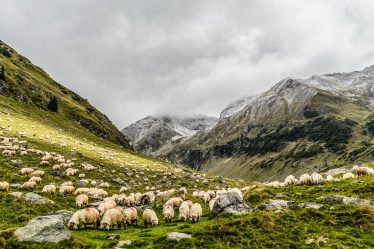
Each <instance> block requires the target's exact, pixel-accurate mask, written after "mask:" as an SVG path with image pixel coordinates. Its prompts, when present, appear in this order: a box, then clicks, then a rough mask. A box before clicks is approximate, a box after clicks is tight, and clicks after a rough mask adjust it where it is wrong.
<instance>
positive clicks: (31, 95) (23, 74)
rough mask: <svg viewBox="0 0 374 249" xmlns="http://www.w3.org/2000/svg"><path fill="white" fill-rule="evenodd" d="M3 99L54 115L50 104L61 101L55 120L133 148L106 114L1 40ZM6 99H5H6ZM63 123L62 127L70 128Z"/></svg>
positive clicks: (0, 73) (0, 64)
mask: <svg viewBox="0 0 374 249" xmlns="http://www.w3.org/2000/svg"><path fill="white" fill-rule="evenodd" d="M0 75H1V76H0V96H3V98H2V99H3V100H5V101H9V99H13V100H15V101H17V102H18V103H22V104H23V105H27V106H28V107H33V110H34V111H35V112H36V113H37V115H41V116H46V115H50V114H51V112H50V111H49V110H48V103H49V102H50V99H51V98H53V97H56V98H57V101H58V103H59V104H58V106H59V110H58V112H57V113H54V115H52V116H54V117H55V118H57V119H60V120H64V121H65V120H70V121H73V122H74V123H75V124H77V125H78V126H80V127H83V128H85V129H87V130H88V131H89V132H91V133H92V134H94V135H96V136H98V137H101V138H103V139H107V140H109V141H112V142H115V143H117V144H120V145H122V146H124V147H125V148H130V147H129V144H128V141H127V140H126V138H125V136H124V135H123V134H122V133H121V132H120V131H119V130H118V129H117V128H116V127H115V126H114V125H113V124H112V122H111V121H110V120H109V119H108V117H107V116H106V115H104V114H103V113H101V112H99V111H98V110H97V109H96V108H95V107H93V106H92V105H91V104H90V103H89V102H88V101H87V100H86V99H84V98H82V97H81V96H79V95H78V94H76V93H74V92H73V91H71V90H69V89H67V88H66V87H64V86H62V85H61V84H59V83H57V82H56V81H55V80H53V79H52V78H50V77H49V75H48V74H47V73H46V72H44V71H43V70H42V69H41V68H39V67H37V66H35V65H33V64H32V63H31V62H30V60H28V59H27V58H25V57H24V56H22V55H20V54H18V53H17V52H16V51H15V50H14V49H12V48H11V47H9V46H8V45H6V44H5V43H4V42H2V41H0ZM4 97H5V98H4ZM63 123H64V122H59V124H60V125H61V128H65V129H66V128H67V127H66V126H64V125H63Z"/></svg>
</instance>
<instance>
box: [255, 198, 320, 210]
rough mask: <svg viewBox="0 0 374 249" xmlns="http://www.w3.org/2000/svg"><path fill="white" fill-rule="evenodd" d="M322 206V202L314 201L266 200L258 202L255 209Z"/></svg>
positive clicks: (313, 207) (316, 207)
mask: <svg viewBox="0 0 374 249" xmlns="http://www.w3.org/2000/svg"><path fill="white" fill-rule="evenodd" d="M321 207H323V204H319V203H314V202H303V203H297V202H294V201H286V200H281V199H277V200H268V201H267V202H265V203H262V204H260V205H259V206H258V207H257V208H256V209H257V210H263V209H267V210H272V209H278V210H279V209H286V208H290V209H299V208H312V209H320V208H321Z"/></svg>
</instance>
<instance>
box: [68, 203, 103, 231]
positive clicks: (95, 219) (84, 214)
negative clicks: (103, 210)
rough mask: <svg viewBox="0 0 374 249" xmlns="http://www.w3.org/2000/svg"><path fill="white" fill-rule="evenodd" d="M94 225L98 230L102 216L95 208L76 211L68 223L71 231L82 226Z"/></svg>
mask: <svg viewBox="0 0 374 249" xmlns="http://www.w3.org/2000/svg"><path fill="white" fill-rule="evenodd" d="M88 224H93V225H94V226H95V227H96V228H97V227H99V224H100V214H99V211H97V209H95V208H84V209H80V210H78V211H76V212H75V213H74V214H73V216H72V217H71V218H70V220H69V222H68V227H69V229H73V230H77V229H78V228H79V227H80V226H81V225H84V226H85V227H86V225H88Z"/></svg>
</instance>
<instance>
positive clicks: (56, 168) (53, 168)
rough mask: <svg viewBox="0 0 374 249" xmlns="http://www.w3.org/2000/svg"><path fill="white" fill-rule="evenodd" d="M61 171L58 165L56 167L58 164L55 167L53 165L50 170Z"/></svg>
mask: <svg viewBox="0 0 374 249" xmlns="http://www.w3.org/2000/svg"><path fill="white" fill-rule="evenodd" d="M60 169H61V166H60V165H58V164H56V165H53V167H52V170H56V171H57V170H60Z"/></svg>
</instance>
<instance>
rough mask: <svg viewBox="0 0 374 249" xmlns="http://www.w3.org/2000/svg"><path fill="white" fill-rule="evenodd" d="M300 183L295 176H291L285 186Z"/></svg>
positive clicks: (285, 181) (286, 180) (287, 178)
mask: <svg viewBox="0 0 374 249" xmlns="http://www.w3.org/2000/svg"><path fill="white" fill-rule="evenodd" d="M298 183H299V182H298V180H297V179H296V178H295V177H294V176H293V175H289V176H287V177H286V179H284V185H285V186H290V185H297V184H298Z"/></svg>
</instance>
